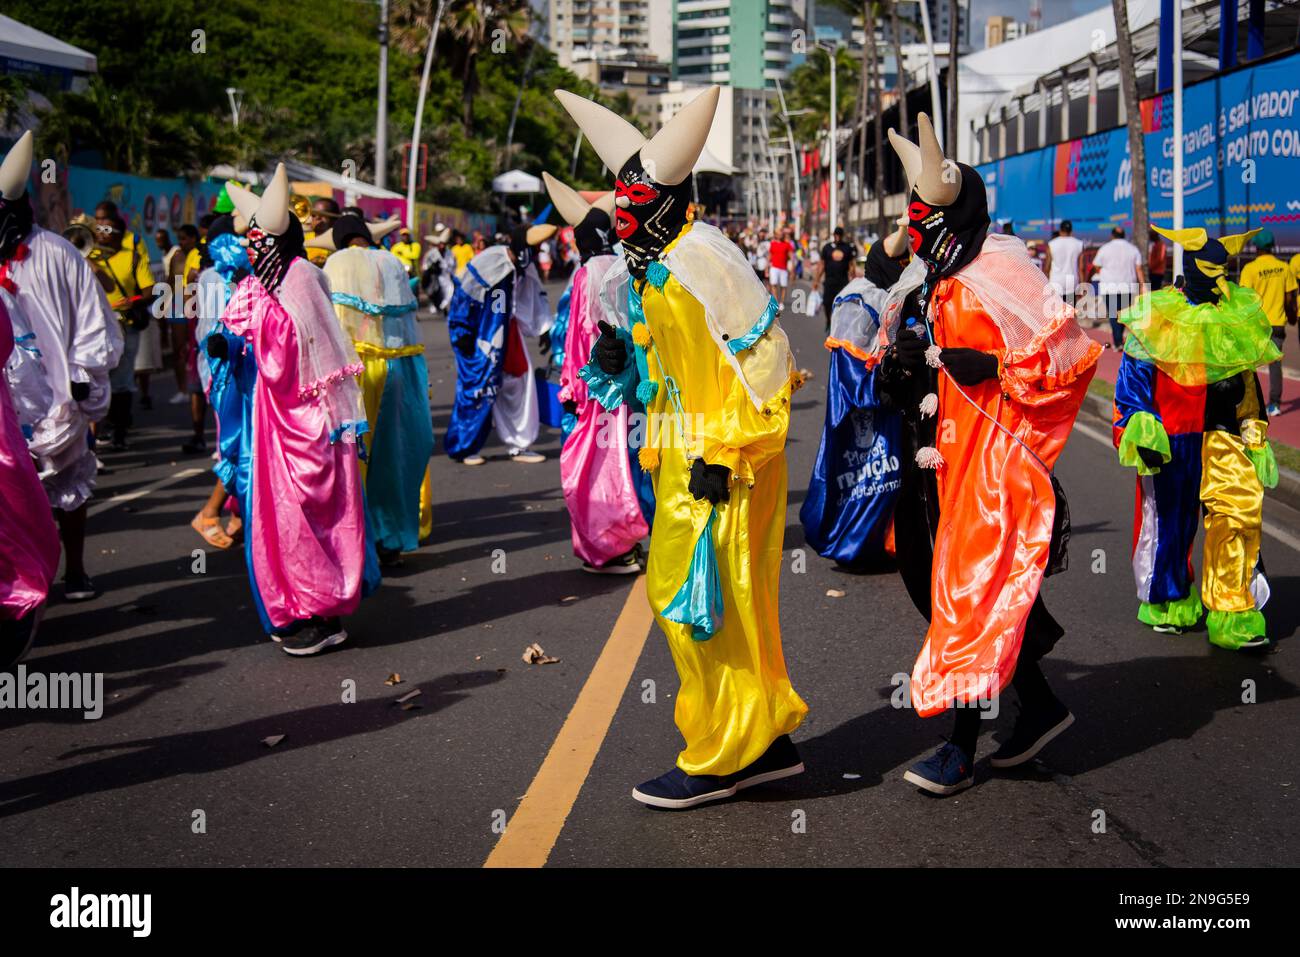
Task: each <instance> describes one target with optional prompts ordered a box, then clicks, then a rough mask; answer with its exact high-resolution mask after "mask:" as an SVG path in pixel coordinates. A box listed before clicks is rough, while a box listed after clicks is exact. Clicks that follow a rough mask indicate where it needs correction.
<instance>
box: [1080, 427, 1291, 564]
mask: <svg viewBox="0 0 1300 957" xmlns="http://www.w3.org/2000/svg"><path fill="white" fill-rule="evenodd" d="M1074 431H1076V432H1082V433H1083V434H1084V435H1086V436H1087V437H1088V438H1090V439H1094V440H1095V441H1097V442H1100V443H1101V444H1102V445H1104V446H1106V448H1108V449H1113V448H1114V447H1115V443H1114V442H1112V441H1111V440H1110V437H1109V436H1107V435H1106V434H1105V433H1103V432H1102V431H1101V430H1099V429H1096V428H1093V427H1092V426H1091V425H1084V424H1083V423H1082V422H1080V421H1079V420H1078V419H1076V420H1075V422H1074ZM1263 528H1264V533H1265V534H1266V535H1271V536H1272V537H1273V538H1276V539H1277V540H1278V541H1279V542H1281V543H1282V544H1283V545H1286V546H1288V547H1289V548H1291V549H1293V550H1295V551H1297V552H1300V538H1297V537H1296V536H1294V535H1292V534H1291V533H1290V532H1288V531H1287V530H1286V529H1284V528H1278V527H1277V526H1276V525H1274V524H1272V523H1271V522H1267V521H1266V522H1264V525H1263Z"/></svg>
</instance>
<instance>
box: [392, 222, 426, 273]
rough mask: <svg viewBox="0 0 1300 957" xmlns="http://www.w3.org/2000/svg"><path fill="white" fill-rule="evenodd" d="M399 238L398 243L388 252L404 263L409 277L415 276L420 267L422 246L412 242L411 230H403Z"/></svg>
mask: <svg viewBox="0 0 1300 957" xmlns="http://www.w3.org/2000/svg"><path fill="white" fill-rule="evenodd" d="M399 236H400V239H399V240H398V242H395V243H393V245H392V248H391V249H389V250H388V251H389V252H390V253H392V254H393V255H394V256H396V257H397V258H398V259H400V260H401V261H402V265H403V266H405V267H406V274H407V275H408V276H414V275H416V270H417V269H418V268H419V266H420V244H419V243H417V242H413V241H412V240H411V231H410V230H409V229H403V230H402V231H401V233H399Z"/></svg>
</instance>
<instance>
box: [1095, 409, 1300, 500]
mask: <svg viewBox="0 0 1300 957" xmlns="http://www.w3.org/2000/svg"><path fill="white" fill-rule="evenodd" d="M1112 408H1113V406H1112V403H1111V400H1110V399H1107V398H1103V397H1102V396H1099V395H1097V394H1096V393H1094V392H1089V393H1088V394H1087V395H1085V396H1084V397H1083V408H1082V411H1083V412H1086V413H1087V414H1088V415H1090V416H1092V417H1093V418H1095V419H1099V420H1101V422H1102V423H1104V424H1105V426H1106V427H1107V428H1110V426H1111V423H1112V422H1113V421H1114V420H1113V419H1112V417H1111V415H1112V412H1111V410H1112ZM1264 495H1265V496H1266V497H1268V498H1271V499H1273V500H1274V501H1277V502H1281V503H1282V504H1283V505H1286V506H1289V507H1290V508H1294V509H1296V510H1297V511H1300V472H1296V471H1294V470H1293V469H1289V468H1286V467H1284V466H1281V465H1279V466H1278V467H1277V488H1266V489H1264Z"/></svg>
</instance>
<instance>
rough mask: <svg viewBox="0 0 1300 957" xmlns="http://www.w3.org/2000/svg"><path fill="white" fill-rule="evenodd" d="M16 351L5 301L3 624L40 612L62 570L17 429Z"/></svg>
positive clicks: (0, 453) (0, 415)
mask: <svg viewBox="0 0 1300 957" xmlns="http://www.w3.org/2000/svg"><path fill="white" fill-rule="evenodd" d="M13 351H14V330H13V325H12V324H11V323H10V321H9V312H8V310H7V309H6V308H5V305H4V303H3V302H0V503H3V506H2V507H0V620H5V621H14V620H16V619H19V618H22V617H24V616H25V615H27V614H28V612H30V611H32V610H33V609H34V608H37V607H38V606H39V605H40V604H41V603H42V602H43V601H45V596H46V594H47V593H48V592H49V590H50V582H51V581H53V580H54V575H55V573H56V572H57V571H58V570H59V533H58V530H57V529H56V528H55V527H54V518H53V517H52V516H51V515H50V503H49V500H48V499H47V498H46V496H45V489H44V488H43V487H42V485H41V480H40V478H38V477H37V475H36V466H35V465H34V464H32V457H31V454H30V453H29V452H28V451H27V440H26V439H25V438H24V437H23V433H22V430H21V429H20V428H19V426H18V415H17V413H16V412H15V411H14V404H13V399H12V397H11V396H10V395H9V386H8V384H7V383H6V382H5V378H4V374H3V369H4V365H5V363H6V362H8V361H9V355H10V353H12V352H13Z"/></svg>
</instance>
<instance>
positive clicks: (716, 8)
mask: <svg viewBox="0 0 1300 957" xmlns="http://www.w3.org/2000/svg"><path fill="white" fill-rule="evenodd" d="M802 8H803V2H802V0H674V2H673V24H674V31H675V34H676V39H675V41H674V44H673V46H674V49H675V51H676V55H675V58H674V62H673V72H674V75H675V76H676V77H677V78H678V79H680V80H682V81H683V82H686V83H702V84H709V83H721V84H727V85H730V86H733V87H735V88H737V89H742V90H762V89H765V88H771V87H772V86H773V84H774V83H775V81H776V79H777V78H778V77H779V78H781V79H782V80H784V79H785V78H786V76H787V75H788V74H789V72H790V67H791V66H792V64H793V60H794V58H795V47H796V42H795V40H796V36H797V34H796V32H795V31H796V30H799V31H802V30H805V29H806V28H805V26H804V17H803V16H802Z"/></svg>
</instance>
